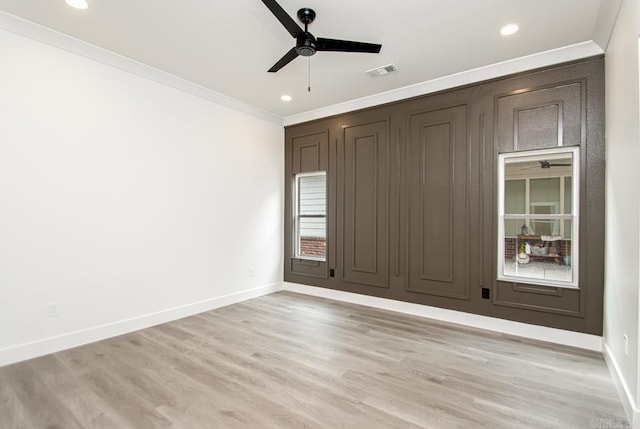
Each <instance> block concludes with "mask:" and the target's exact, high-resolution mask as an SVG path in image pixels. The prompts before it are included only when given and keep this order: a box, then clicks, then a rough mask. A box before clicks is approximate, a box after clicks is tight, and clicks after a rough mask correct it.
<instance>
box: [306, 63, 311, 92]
mask: <svg viewBox="0 0 640 429" xmlns="http://www.w3.org/2000/svg"><path fill="white" fill-rule="evenodd" d="M307 58H308V59H309V76H308V81H307V82H308V85H307V91H308V92H311V57H307Z"/></svg>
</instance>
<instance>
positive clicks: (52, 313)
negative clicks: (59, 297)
mask: <svg viewBox="0 0 640 429" xmlns="http://www.w3.org/2000/svg"><path fill="white" fill-rule="evenodd" d="M57 315H58V301H53V302H50V303H49V304H47V316H49V317H56V316H57Z"/></svg>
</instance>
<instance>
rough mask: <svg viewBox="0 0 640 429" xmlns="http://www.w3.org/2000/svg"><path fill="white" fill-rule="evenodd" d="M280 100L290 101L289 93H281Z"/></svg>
mask: <svg viewBox="0 0 640 429" xmlns="http://www.w3.org/2000/svg"><path fill="white" fill-rule="evenodd" d="M280 100H282V101H291V96H290V95H283V96H282V97H280Z"/></svg>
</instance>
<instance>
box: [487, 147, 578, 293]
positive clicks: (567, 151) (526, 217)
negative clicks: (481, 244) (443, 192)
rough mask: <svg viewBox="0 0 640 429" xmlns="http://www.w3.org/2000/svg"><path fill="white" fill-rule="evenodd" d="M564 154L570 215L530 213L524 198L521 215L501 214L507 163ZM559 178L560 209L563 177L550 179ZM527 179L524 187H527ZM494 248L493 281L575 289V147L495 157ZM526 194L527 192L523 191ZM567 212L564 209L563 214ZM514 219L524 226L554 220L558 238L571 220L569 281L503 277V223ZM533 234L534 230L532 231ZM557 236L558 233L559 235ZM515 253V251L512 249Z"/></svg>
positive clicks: (576, 262) (576, 211)
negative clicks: (568, 165) (569, 162)
mask: <svg viewBox="0 0 640 429" xmlns="http://www.w3.org/2000/svg"><path fill="white" fill-rule="evenodd" d="M567 155H570V156H571V159H572V166H571V178H572V179H571V196H572V198H571V213H569V214H567V213H559V214H532V213H530V204H531V201H530V199H529V197H526V198H525V212H526V213H522V214H505V182H506V180H507V179H505V169H506V168H505V167H506V164H507V163H509V161H510V160H511V162H516V160H517V162H528V161H540V160H541V159H542V158H543V159H545V160H550V161H553V160H558V159H562V158H566V157H567ZM550 177H561V180H560V189H561V194H560V202H559V203H560V204H561V206H562V207H564V205H563V204H564V186H565V185H564V182H565V180H564V177H568V176H566V175H564V176H560V175H559V176H550ZM519 179H520V178H517V179H514V178H512V179H508V180H519ZM529 180H531V179H527V182H526V188H528V187H529V183H528V182H529ZM497 189H498V194H497V197H498V198H497V200H498V246H497V270H498V271H497V280H498V281H507V282H513V283H524V284H536V285H543V286H553V287H560V288H567V289H578V288H579V260H580V245H579V239H580V237H579V236H580V234H579V230H580V148H579V147H577V146H572V147H560V148H553V149H541V150H532V151H526V152H509V153H501V154H499V155H498V187H497ZM527 192H529V190H528V189H527ZM566 211H567V207H564V212H566ZM511 219H518V220H522V221H523V222H524V223H526V225H529V224H530V222H531V220H533V221H536V220H541V221H543V220H549V221H552V220H557V221H559V223H560V231H562V234H561V235H562V236H563V237H565V236H566V231H565V230H564V224H565V222H566V221H567V220H571V221H572V224H571V238H570V240H571V252H570V256H571V280H570V281H563V280H552V279H540V278H535V277H526V276H517V275H509V274H505V271H504V270H505V238H506V236H505V220H511ZM534 232H535V231H534ZM559 235H560V234H559ZM516 252H517V250H516Z"/></svg>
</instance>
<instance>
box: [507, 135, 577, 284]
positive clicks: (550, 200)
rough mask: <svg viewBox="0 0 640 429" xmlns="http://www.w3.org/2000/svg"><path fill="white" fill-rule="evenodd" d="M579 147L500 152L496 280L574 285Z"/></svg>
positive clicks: (575, 281)
mask: <svg viewBox="0 0 640 429" xmlns="http://www.w3.org/2000/svg"><path fill="white" fill-rule="evenodd" d="M578 151H579V149H578V148H577V147H574V148H559V149H548V150H538V151H531V152H516V153H509V154H501V155H500V156H499V165H498V201H499V207H498V216H499V220H498V280H504V281H514V282H518V283H533V284H542V285H548V286H557V287H567V288H577V287H578V259H579V258H578V248H579V247H578V228H579V222H578V207H579V204H578V203H579V201H578V200H579V198H578V196H579V189H578V183H579V179H578V178H579V171H580V170H579V152H578ZM574 178H575V179H576V180H574Z"/></svg>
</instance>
